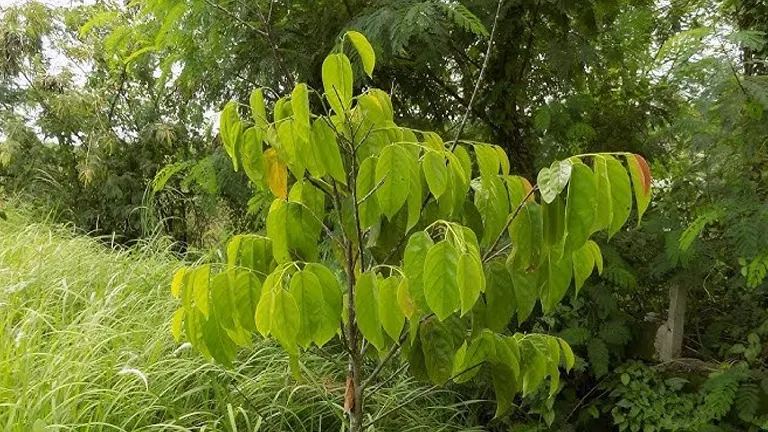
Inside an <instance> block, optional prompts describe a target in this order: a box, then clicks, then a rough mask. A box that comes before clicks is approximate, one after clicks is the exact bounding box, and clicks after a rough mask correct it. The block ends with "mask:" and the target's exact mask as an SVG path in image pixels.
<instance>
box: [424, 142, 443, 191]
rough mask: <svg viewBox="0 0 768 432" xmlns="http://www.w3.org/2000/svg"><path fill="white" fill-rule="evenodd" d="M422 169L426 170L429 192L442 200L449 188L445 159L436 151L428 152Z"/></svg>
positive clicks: (425, 175)
mask: <svg viewBox="0 0 768 432" xmlns="http://www.w3.org/2000/svg"><path fill="white" fill-rule="evenodd" d="M421 167H422V169H423V170H424V177H425V178H426V179H427V186H429V191H430V192H431V193H432V195H433V196H434V197H435V198H440V195H442V194H443V192H445V189H446V187H448V165H446V164H445V158H444V157H443V156H442V155H441V154H440V153H438V152H436V151H428V152H427V153H426V154H425V155H424V160H423V162H422V164H421Z"/></svg>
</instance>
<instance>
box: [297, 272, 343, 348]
mask: <svg viewBox="0 0 768 432" xmlns="http://www.w3.org/2000/svg"><path fill="white" fill-rule="evenodd" d="M304 271H307V272H310V273H312V274H314V275H315V277H317V279H318V281H319V282H320V288H321V289H322V292H323V307H322V310H321V313H320V321H319V322H320V324H319V325H318V327H317V328H316V329H315V330H314V331H313V332H312V340H313V341H314V342H315V344H316V345H317V346H319V347H322V346H323V345H325V344H326V343H327V342H328V341H329V340H331V339H332V338H333V336H335V335H336V333H337V332H338V330H339V321H340V320H341V313H342V309H343V303H342V302H343V292H342V289H341V284H340V283H339V280H338V279H337V278H336V276H334V274H333V272H331V270H330V269H328V267H326V266H324V265H322V264H317V263H307V264H306V265H305V266H304Z"/></svg>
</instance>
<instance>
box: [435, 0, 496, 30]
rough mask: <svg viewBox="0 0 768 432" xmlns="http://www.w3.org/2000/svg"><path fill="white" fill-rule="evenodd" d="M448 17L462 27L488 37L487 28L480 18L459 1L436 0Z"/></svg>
mask: <svg viewBox="0 0 768 432" xmlns="http://www.w3.org/2000/svg"><path fill="white" fill-rule="evenodd" d="M437 4H438V5H440V6H441V7H442V8H443V10H444V11H445V13H446V15H448V18H449V19H450V20H451V21H452V22H453V23H454V24H456V25H457V26H459V27H461V28H462V29H464V30H466V31H468V32H470V33H473V34H476V35H478V36H482V37H488V29H486V28H485V25H484V24H483V22H482V21H480V19H479V18H478V17H477V16H476V15H475V14H473V13H472V12H471V11H470V10H469V9H467V8H466V6H464V5H462V4H461V3H442V2H438V3H437Z"/></svg>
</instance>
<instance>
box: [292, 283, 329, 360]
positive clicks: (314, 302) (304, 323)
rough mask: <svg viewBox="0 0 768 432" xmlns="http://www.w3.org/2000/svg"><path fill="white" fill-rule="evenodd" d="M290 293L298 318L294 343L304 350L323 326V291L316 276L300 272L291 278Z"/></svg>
mask: <svg viewBox="0 0 768 432" xmlns="http://www.w3.org/2000/svg"><path fill="white" fill-rule="evenodd" d="M290 293H291V295H292V296H293V298H294V300H295V301H296V306H297V307H298V311H299V317H300V325H299V332H298V334H297V335H296V342H297V343H298V344H299V345H300V346H301V347H303V348H305V349H306V348H308V347H309V344H310V343H311V342H312V341H313V340H314V336H315V332H316V331H317V329H319V328H320V327H321V326H322V325H323V322H322V318H323V309H324V306H325V301H324V299H323V289H322V288H321V287H320V280H319V279H318V278H317V276H315V275H314V274H313V273H311V272H308V271H305V270H302V271H299V272H296V273H294V275H293V276H292V277H291V287H290Z"/></svg>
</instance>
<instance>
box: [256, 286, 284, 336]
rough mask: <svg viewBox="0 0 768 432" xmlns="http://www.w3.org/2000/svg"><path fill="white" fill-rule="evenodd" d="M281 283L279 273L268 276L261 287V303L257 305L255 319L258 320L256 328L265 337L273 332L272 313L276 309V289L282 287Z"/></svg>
mask: <svg viewBox="0 0 768 432" xmlns="http://www.w3.org/2000/svg"><path fill="white" fill-rule="evenodd" d="M279 283H280V280H279V276H278V274H277V273H272V274H270V275H269V276H267V279H266V280H265V281H264V286H263V287H262V289H261V298H260V299H259V304H258V306H256V317H255V319H254V320H255V321H256V330H258V331H259V333H261V335H262V336H264V337H268V336H269V335H270V334H271V333H272V315H273V312H274V310H275V295H274V291H277V290H279V289H282V288H281V287H280V286H279V285H278V284H279Z"/></svg>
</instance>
